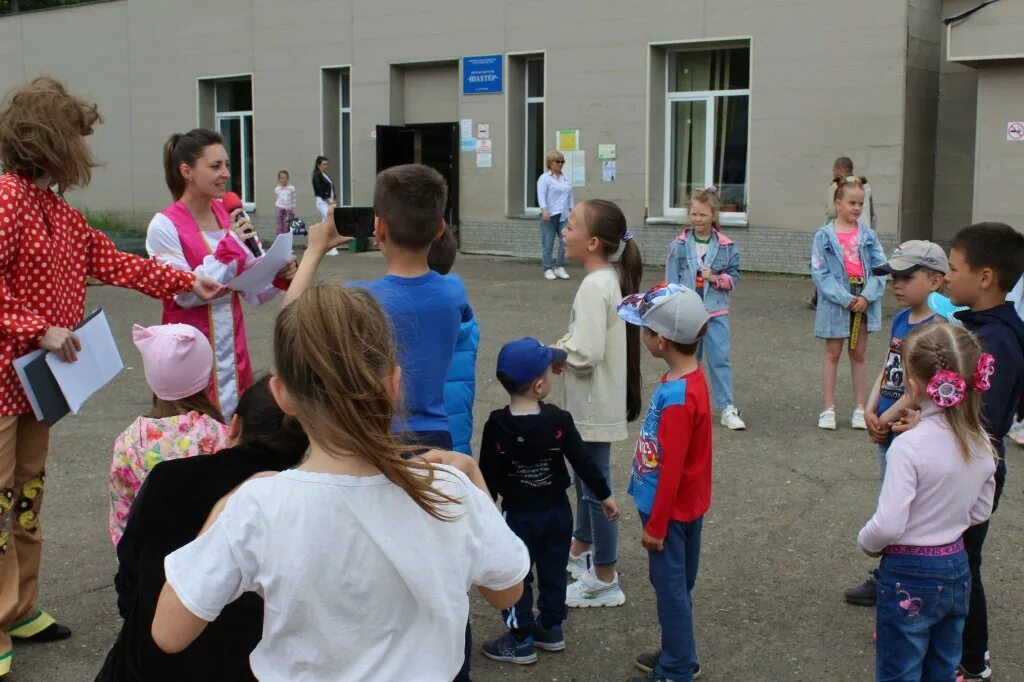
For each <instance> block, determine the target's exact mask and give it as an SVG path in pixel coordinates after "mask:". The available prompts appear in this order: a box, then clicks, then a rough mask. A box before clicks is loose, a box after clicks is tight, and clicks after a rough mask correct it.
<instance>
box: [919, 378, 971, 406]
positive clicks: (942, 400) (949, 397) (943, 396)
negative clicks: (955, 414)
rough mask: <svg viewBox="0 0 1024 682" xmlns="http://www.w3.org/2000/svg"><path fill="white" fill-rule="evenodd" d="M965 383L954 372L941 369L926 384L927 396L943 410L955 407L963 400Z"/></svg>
mask: <svg viewBox="0 0 1024 682" xmlns="http://www.w3.org/2000/svg"><path fill="white" fill-rule="evenodd" d="M966 391H967V382H965V381H964V378H963V377H962V376H960V375H959V374H957V373H956V372H953V371H950V370H948V369H942V370H939V371H938V372H936V373H935V376H933V377H932V380H931V381H929V382H928V396H929V397H930V398H931V399H932V402H934V403H935V404H936V405H938V406H939V407H941V408H943V409H948V408H950V407H955V406H957V405H959V404H960V403H961V401H963V399H964V393H965V392H966Z"/></svg>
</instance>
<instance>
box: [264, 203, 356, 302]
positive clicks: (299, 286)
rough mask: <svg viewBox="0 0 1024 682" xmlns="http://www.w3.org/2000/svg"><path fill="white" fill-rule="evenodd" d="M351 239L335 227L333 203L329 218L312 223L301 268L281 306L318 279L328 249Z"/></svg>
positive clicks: (296, 272) (293, 278)
mask: <svg viewBox="0 0 1024 682" xmlns="http://www.w3.org/2000/svg"><path fill="white" fill-rule="evenodd" d="M350 241H352V237H345V236H342V235H340V234H338V231H337V229H335V227H334V205H333V204H332V205H331V206H330V208H329V209H328V211H327V220H326V221H324V222H322V223H317V224H316V225H312V226H310V228H309V239H308V241H307V242H306V253H304V254H303V255H302V261H300V262H299V268H298V270H296V271H295V275H294V276H293V277H292V283H291V286H289V287H288V291H287V292H285V295H284V300H283V301H282V302H281V307H282V308H283V307H285V306H286V305H288V304H289V303H291V302H292V301H297V300H298V299H299V296H301V295H302V292H304V291H305V290H306V289H308V288H309V286H310V285H311V284H313V281H314V280H315V279H316V271H317V268H319V267H320V261H322V260H323V259H324V256H325V255H327V252H328V251H330V250H331V249H333V248H335V247H338V246H342V245H344V244H348V243H349V242H350Z"/></svg>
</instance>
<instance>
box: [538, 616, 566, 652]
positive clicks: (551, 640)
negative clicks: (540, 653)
mask: <svg viewBox="0 0 1024 682" xmlns="http://www.w3.org/2000/svg"><path fill="white" fill-rule="evenodd" d="M533 644H534V646H536V647H537V648H538V649H543V650H544V651H565V635H563V634H562V626H561V625H553V626H551V627H550V628H547V629H544V628H543V627H541V625H540V623H534V624H533Z"/></svg>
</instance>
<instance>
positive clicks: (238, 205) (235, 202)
mask: <svg viewBox="0 0 1024 682" xmlns="http://www.w3.org/2000/svg"><path fill="white" fill-rule="evenodd" d="M222 201H223V202H224V209H225V210H226V211H227V212H228V215H230V214H232V213H234V212H235V211H237V210H239V209H241V210H242V214H241V217H242V218H243V219H245V220H248V219H249V215H248V214H247V213H246V212H245V209H244V208H242V198H241V197H240V196H238V195H237V194H235V193H234V192H225V193H224V197H223V199H222ZM245 245H246V246H248V247H249V250H250V251H252V255H254V256H256V257H257V258H259V257H260V256H262V255H263V252H262V251H260V244H259V242H258V241H256V237H249V238H248V239H246V240H245Z"/></svg>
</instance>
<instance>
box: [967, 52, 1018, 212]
mask: <svg viewBox="0 0 1024 682" xmlns="http://www.w3.org/2000/svg"><path fill="white" fill-rule="evenodd" d="M1020 120H1024V63H1021V62H1016V63H1000V64H995V63H986V64H985V65H984V66H983V67H982V68H980V69H979V70H978V121H977V142H976V145H977V147H976V153H975V159H976V165H975V178H974V221H975V222H977V221H982V220H998V221H1001V222H1005V223H1009V224H1010V225H1013V226H1014V227H1016V228H1017V229H1018V230H1024V204H1022V203H1021V198H1020V194H1021V178H1022V177H1024V142H1009V141H1007V139H1006V124H1007V122H1008V121H1020Z"/></svg>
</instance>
